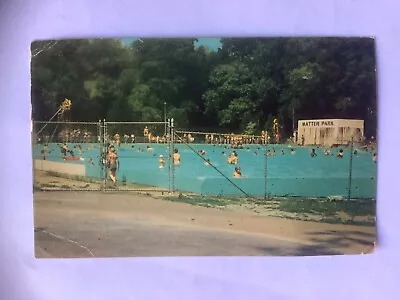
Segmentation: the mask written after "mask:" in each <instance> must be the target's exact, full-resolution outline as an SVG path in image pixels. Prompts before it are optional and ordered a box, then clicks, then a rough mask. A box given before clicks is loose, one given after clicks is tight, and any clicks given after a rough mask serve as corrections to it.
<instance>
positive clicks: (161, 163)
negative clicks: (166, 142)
mask: <svg viewBox="0 0 400 300" xmlns="http://www.w3.org/2000/svg"><path fill="white" fill-rule="evenodd" d="M159 164H160V166H159V168H160V169H162V168H164V166H165V161H164V156H163V155H162V154H161V155H160V159H159Z"/></svg>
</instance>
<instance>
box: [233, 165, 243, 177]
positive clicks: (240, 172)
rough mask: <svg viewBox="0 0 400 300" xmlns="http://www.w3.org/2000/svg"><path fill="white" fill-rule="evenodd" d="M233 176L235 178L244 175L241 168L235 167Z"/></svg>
mask: <svg viewBox="0 0 400 300" xmlns="http://www.w3.org/2000/svg"><path fill="white" fill-rule="evenodd" d="M232 176H233V177H234V178H241V177H242V171H241V170H240V168H239V167H235V171H234V172H233V175H232Z"/></svg>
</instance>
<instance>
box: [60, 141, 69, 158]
mask: <svg viewBox="0 0 400 300" xmlns="http://www.w3.org/2000/svg"><path fill="white" fill-rule="evenodd" d="M67 151H68V146H67V144H66V143H64V145H63V146H62V147H61V156H62V158H63V159H65V158H66V157H67Z"/></svg>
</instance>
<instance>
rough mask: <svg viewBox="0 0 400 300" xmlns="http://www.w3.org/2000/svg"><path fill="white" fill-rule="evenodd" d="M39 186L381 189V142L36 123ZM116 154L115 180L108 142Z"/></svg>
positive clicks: (353, 194)
mask: <svg viewBox="0 0 400 300" xmlns="http://www.w3.org/2000/svg"><path fill="white" fill-rule="evenodd" d="M32 140H33V160H34V168H35V185H36V186H37V187H39V188H41V189H53V190H54V189H60V190H102V191H115V190H121V191H124V190H125V191H142V190H143V191H162V192H179V193H187V194H197V195H210V196H230V197H233V196H234V197H247V198H257V199H270V198H274V197H303V198H329V199H347V200H349V199H364V198H375V195H376V160H377V156H376V148H375V147H374V146H373V147H370V148H369V147H368V146H362V145H360V143H359V142H358V141H357V142H354V141H353V140H350V141H348V142H347V143H346V144H347V145H342V146H340V145H338V146H333V147H323V146H296V145H277V144H269V143H268V141H269V140H268V139H267V137H266V136H264V135H259V136H258V135H244V134H241V135H235V134H221V133H212V132H211V133H205V132H194V131H179V130H175V128H174V124H173V120H168V121H167V122H107V121H105V120H103V121H99V122H34V123H33V133H32ZM110 146H114V149H115V153H116V155H117V156H118V166H117V169H116V170H115V182H114V181H113V179H112V177H113V176H112V175H113V174H112V172H111V168H110V164H109V161H108V160H109V149H110Z"/></svg>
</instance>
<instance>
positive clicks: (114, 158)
mask: <svg viewBox="0 0 400 300" xmlns="http://www.w3.org/2000/svg"><path fill="white" fill-rule="evenodd" d="M107 166H108V168H109V170H110V173H109V176H110V179H111V180H112V181H113V182H114V183H116V182H117V174H116V173H117V170H118V169H119V159H118V155H117V153H116V152H115V148H114V146H110V149H109V151H108V155H107Z"/></svg>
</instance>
